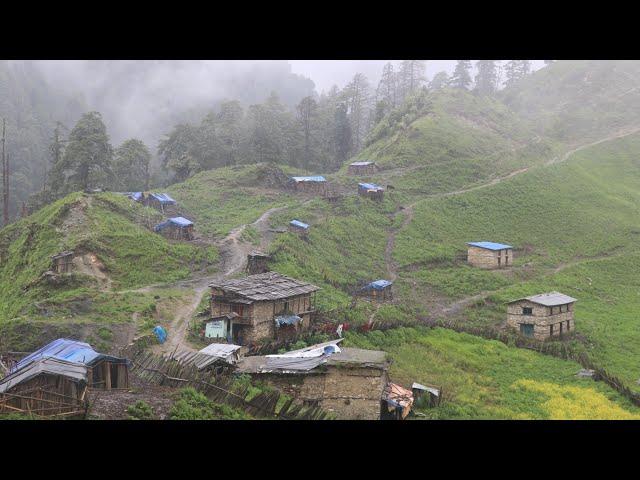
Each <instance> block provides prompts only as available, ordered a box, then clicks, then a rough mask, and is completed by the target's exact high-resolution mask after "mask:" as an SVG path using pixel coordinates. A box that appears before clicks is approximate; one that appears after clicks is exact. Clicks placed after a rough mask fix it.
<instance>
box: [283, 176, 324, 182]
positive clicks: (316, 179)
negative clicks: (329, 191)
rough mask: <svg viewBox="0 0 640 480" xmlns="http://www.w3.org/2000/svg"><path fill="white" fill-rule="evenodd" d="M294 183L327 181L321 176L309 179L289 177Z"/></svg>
mask: <svg viewBox="0 0 640 480" xmlns="http://www.w3.org/2000/svg"><path fill="white" fill-rule="evenodd" d="M291 178H292V179H293V181H294V182H326V181H327V180H326V179H325V178H324V177H323V176H322V175H315V176H311V177H291Z"/></svg>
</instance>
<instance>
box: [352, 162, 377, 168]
mask: <svg viewBox="0 0 640 480" xmlns="http://www.w3.org/2000/svg"><path fill="white" fill-rule="evenodd" d="M372 163H373V162H353V163H352V164H351V165H352V166H353V167H366V166H367V165H371V164H372Z"/></svg>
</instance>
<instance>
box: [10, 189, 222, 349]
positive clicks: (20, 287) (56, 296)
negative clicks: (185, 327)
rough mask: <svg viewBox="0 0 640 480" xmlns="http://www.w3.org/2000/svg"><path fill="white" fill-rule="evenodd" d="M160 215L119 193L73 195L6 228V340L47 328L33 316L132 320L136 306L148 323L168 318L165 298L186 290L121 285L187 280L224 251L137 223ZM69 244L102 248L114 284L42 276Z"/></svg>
mask: <svg viewBox="0 0 640 480" xmlns="http://www.w3.org/2000/svg"><path fill="white" fill-rule="evenodd" d="M157 216H158V215H157V214H156V213H155V212H153V211H150V210H149V209H146V208H143V207H140V206H139V205H136V204H133V203H132V202H130V201H129V200H128V199H126V198H124V197H121V196H119V195H113V194H100V195H95V196H87V195H83V194H80V193H74V194H71V195H69V196H67V197H65V198H63V199H61V200H59V201H57V202H55V203H53V204H52V205H49V206H47V207H45V208H43V209H41V210H39V211H38V212H36V213H34V214H33V215H30V216H29V217H26V218H24V219H22V220H20V221H18V222H16V223H14V224H12V225H10V226H8V227H7V228H5V229H3V230H2V231H1V232H0V249H1V251H2V258H3V261H2V263H1V264H0V298H2V302H0V324H2V325H3V327H2V335H3V337H4V340H5V341H6V342H8V343H10V344H16V342H17V344H24V345H27V344H30V343H29V341H30V340H29V339H32V336H33V335H36V336H37V332H38V329H39V328H40V327H33V325H32V323H33V322H36V323H37V322H45V323H46V324H47V325H55V324H64V323H68V324H71V323H87V324H91V323H96V324H97V323H102V324H104V323H112V322H116V323H117V322H125V321H130V320H131V318H132V315H133V313H136V312H137V314H138V315H139V319H140V321H141V322H142V323H144V322H145V321H146V320H148V319H152V318H153V317H157V316H158V315H160V316H161V312H159V310H158V309H162V307H161V304H162V303H163V302H164V301H169V302H170V301H175V300H176V299H178V298H179V297H180V296H181V295H182V293H180V292H174V291H170V290H167V291H166V292H160V293H157V292H156V293H154V294H151V293H122V294H119V293H114V290H118V289H126V288H135V287H140V286H144V285H149V284H152V283H162V282H170V281H173V280H177V279H181V278H185V277H187V276H189V274H190V273H191V272H192V271H193V270H199V269H201V268H206V267H208V266H209V265H211V264H213V263H214V262H216V261H217V251H216V250H215V249H214V248H212V247H209V248H201V247H194V246H191V245H188V244H183V243H174V242H169V241H167V240H165V239H164V238H163V237H161V236H160V235H157V234H155V233H153V232H151V231H150V230H149V229H147V228H146V227H143V226H141V225H139V224H138V223H136V221H138V220H140V219H144V218H148V219H150V220H152V222H151V223H153V220H154V219H156V217H157ZM65 249H73V250H75V251H77V252H80V253H86V252H92V253H94V254H96V256H97V258H98V259H99V260H100V261H101V262H102V263H103V264H104V266H105V273H106V275H107V276H108V277H109V279H110V280H111V287H110V288H107V286H106V285H105V284H104V283H100V282H99V281H98V280H97V279H96V278H94V277H91V276H88V275H84V274H81V273H73V274H71V275H68V276H65V277H63V283H62V284H61V285H59V286H54V285H48V284H47V283H46V282H44V281H39V280H38V279H39V278H40V276H41V274H42V273H43V272H45V271H46V270H48V269H49V267H50V257H51V255H53V254H55V253H58V252H60V251H62V250H65ZM27 287H28V288H27ZM154 296H157V297H158V298H152V297H154ZM42 328H48V327H42ZM61 333H64V332H61Z"/></svg>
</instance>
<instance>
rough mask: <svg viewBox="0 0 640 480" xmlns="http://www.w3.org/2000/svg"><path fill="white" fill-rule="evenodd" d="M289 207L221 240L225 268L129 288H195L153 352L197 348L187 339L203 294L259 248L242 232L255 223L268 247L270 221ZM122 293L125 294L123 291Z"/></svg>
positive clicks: (273, 210) (268, 213)
mask: <svg viewBox="0 0 640 480" xmlns="http://www.w3.org/2000/svg"><path fill="white" fill-rule="evenodd" d="M285 208H287V207H276V208H271V209H269V210H267V211H266V212H264V213H263V214H262V215H261V216H260V218H258V219H257V220H256V221H255V222H253V223H250V224H245V225H241V226H239V227H237V228H234V229H233V230H231V232H229V235H227V236H226V237H225V238H224V240H222V241H221V242H218V243H217V245H218V246H219V247H220V257H221V262H220V263H221V267H222V268H221V271H219V272H217V273H215V274H213V275H207V276H203V277H198V278H192V279H187V280H180V281H178V282H174V283H169V284H161V285H157V286H148V287H143V288H141V289H137V290H128V292H143V291H151V290H153V288H158V287H161V288H162V287H164V288H168V287H182V288H191V289H192V292H193V294H192V295H191V296H190V301H188V302H186V303H185V304H184V305H181V306H180V307H179V308H178V309H177V310H176V311H175V312H174V317H173V321H172V322H171V324H170V325H168V326H167V341H166V342H165V343H163V344H161V345H160V344H157V345H154V346H153V347H152V351H153V352H154V353H158V354H165V353H172V352H174V351H176V350H178V349H180V350H190V351H194V349H193V348H192V347H191V346H189V344H188V342H187V341H186V338H187V335H188V332H189V320H190V319H191V318H192V317H193V315H194V314H195V313H196V311H197V309H198V306H199V305H200V302H201V301H202V296H203V295H204V294H205V292H206V291H207V290H208V288H209V284H210V283H211V282H214V281H220V280H223V279H225V278H227V277H230V276H232V275H235V274H237V273H239V272H241V271H242V270H243V269H244V268H245V265H246V261H247V254H248V253H249V252H250V251H251V250H253V249H254V248H255V247H254V246H253V245H251V244H248V243H245V242H243V241H242V240H241V239H240V237H241V236H242V233H243V232H244V230H245V229H246V228H247V227H248V226H252V227H254V228H256V229H257V230H258V232H259V233H260V235H261V245H260V246H261V248H266V247H267V246H268V244H269V242H270V241H271V232H269V222H268V220H269V217H271V215H273V214H274V213H276V212H279V211H281V210H283V209H285ZM119 293H123V291H121V292H119Z"/></svg>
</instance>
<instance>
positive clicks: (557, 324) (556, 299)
mask: <svg viewBox="0 0 640 480" xmlns="http://www.w3.org/2000/svg"><path fill="white" fill-rule="evenodd" d="M576 301H577V300H576V299H575V298H573V297H570V296H568V295H564V294H563V293H559V292H551V293H543V294H540V295H533V296H531V297H525V298H519V299H517V300H513V301H511V302H509V303H508V304H507V326H509V327H510V328H512V329H514V330H516V331H518V332H520V334H521V335H524V336H525V337H533V338H536V339H538V340H545V339H547V338H551V337H554V336H562V335H563V334H565V333H569V332H570V331H572V330H574V329H575V321H574V319H573V309H574V308H573V307H574V304H575V302H576Z"/></svg>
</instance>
